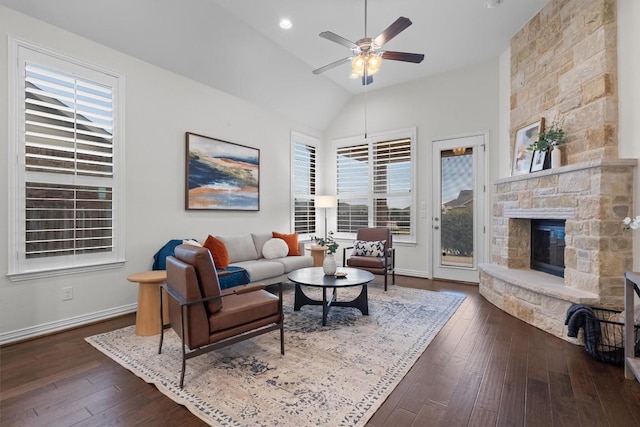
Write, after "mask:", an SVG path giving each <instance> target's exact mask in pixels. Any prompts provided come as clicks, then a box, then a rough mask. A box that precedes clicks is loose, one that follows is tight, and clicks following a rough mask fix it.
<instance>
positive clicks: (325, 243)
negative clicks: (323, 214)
mask: <svg viewBox="0 0 640 427" xmlns="http://www.w3.org/2000/svg"><path fill="white" fill-rule="evenodd" d="M311 240H313V241H315V242H316V243H317V244H319V245H320V246H322V247H323V248H327V254H329V255H333V254H335V253H336V251H337V250H338V246H339V245H338V244H337V243H336V241H335V240H334V239H333V231H330V232H329V233H328V235H327V237H326V239H325V238H324V237H315V236H314V237H312V238H311Z"/></svg>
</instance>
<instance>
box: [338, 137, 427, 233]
mask: <svg viewBox="0 0 640 427" xmlns="http://www.w3.org/2000/svg"><path fill="white" fill-rule="evenodd" d="M414 140H415V131H399V132H393V133H387V134H380V135H374V136H370V137H369V138H367V139H366V140H363V139H357V140H356V139H349V140H343V141H339V142H337V143H336V187H337V195H338V213H337V231H338V233H346V234H349V235H351V234H354V233H355V232H356V231H357V230H358V228H362V227H389V228H391V230H392V233H393V235H394V236H396V237H397V238H398V240H399V241H415V237H414V236H415V232H414V223H415V221H414V219H413V218H414V211H415V209H414V203H415V201H414V191H413V185H414V179H413V176H414V171H413V160H412V159H413V155H412V153H413V151H414V149H413V147H414V142H413V141H414Z"/></svg>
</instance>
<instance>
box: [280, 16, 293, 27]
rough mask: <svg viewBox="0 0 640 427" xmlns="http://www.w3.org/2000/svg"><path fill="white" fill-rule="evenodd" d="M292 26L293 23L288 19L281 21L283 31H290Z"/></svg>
mask: <svg viewBox="0 0 640 427" xmlns="http://www.w3.org/2000/svg"><path fill="white" fill-rule="evenodd" d="M292 26H293V24H292V23H291V21H290V20H289V19H288V18H282V19H281V20H280V28H282V29H283V30H288V29H289V28H291V27H292Z"/></svg>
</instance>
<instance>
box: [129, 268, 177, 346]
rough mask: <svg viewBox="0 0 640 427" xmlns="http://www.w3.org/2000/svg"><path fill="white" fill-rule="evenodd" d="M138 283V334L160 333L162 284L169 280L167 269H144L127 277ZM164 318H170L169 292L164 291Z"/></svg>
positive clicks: (164, 319) (166, 319) (165, 319)
mask: <svg viewBox="0 0 640 427" xmlns="http://www.w3.org/2000/svg"><path fill="white" fill-rule="evenodd" d="M127 280H128V281H130V282H134V283H138V311H137V313H136V335H141V336H149V335H157V334H159V333H160V285H161V284H163V283H164V282H165V281H166V280H167V272H166V270H153V271H144V272H142V273H135V274H132V275H130V276H129V277H127ZM162 320H163V323H164V322H166V321H168V320H169V304H168V301H167V294H166V293H165V292H162Z"/></svg>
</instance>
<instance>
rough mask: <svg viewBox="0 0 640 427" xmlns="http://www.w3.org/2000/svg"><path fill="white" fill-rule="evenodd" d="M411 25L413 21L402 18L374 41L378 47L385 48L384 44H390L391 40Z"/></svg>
mask: <svg viewBox="0 0 640 427" xmlns="http://www.w3.org/2000/svg"><path fill="white" fill-rule="evenodd" d="M410 25H411V20H410V19H409V18H405V17H404V16H401V17H400V18H398V19H396V21H395V22H394V23H393V24H391V25H389V27H388V28H387V29H386V30H384V31H383V32H382V33H381V34H380V35H379V36H378V37H376V39H375V40H374V42H375V44H376V45H378V47H381V46H383V45H384V44H386V43H388V42H389V40H391V39H392V38H394V37H395V36H397V35H398V34H400V33H401V32H403V31H404V30H405V29H406V28H407V27H408V26H410Z"/></svg>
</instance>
